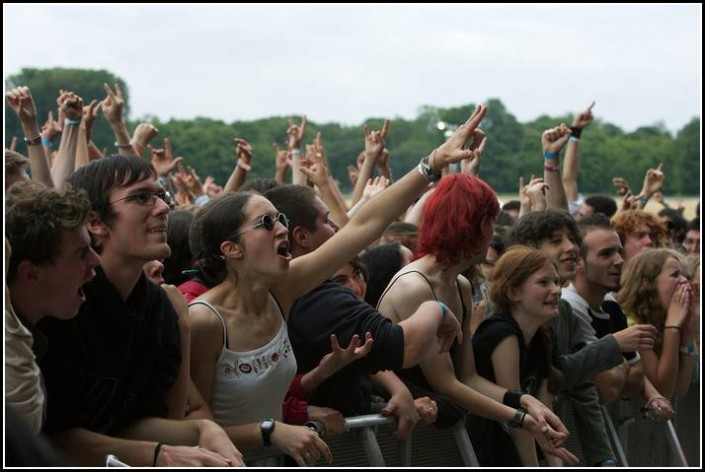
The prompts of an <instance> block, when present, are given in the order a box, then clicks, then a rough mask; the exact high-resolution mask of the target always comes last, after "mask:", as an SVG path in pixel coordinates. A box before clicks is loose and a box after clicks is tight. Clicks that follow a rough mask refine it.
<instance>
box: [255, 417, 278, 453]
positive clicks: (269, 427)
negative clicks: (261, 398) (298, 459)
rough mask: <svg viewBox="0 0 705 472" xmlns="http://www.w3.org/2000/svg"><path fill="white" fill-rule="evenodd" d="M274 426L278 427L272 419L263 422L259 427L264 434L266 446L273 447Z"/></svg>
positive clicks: (263, 439)
mask: <svg viewBox="0 0 705 472" xmlns="http://www.w3.org/2000/svg"><path fill="white" fill-rule="evenodd" d="M274 426H276V423H275V422H274V420H273V419H272V418H268V419H266V420H264V421H262V422H261V423H260V425H259V430H260V432H261V433H262V442H263V443H264V445H265V446H271V445H272V439H271V436H272V433H273V432H274Z"/></svg>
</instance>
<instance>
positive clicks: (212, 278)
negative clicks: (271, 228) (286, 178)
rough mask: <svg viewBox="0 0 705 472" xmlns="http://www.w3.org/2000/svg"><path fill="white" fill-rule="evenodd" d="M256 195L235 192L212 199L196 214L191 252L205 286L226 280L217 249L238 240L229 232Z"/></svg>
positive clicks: (238, 225) (243, 214)
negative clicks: (228, 242) (229, 241)
mask: <svg viewBox="0 0 705 472" xmlns="http://www.w3.org/2000/svg"><path fill="white" fill-rule="evenodd" d="M254 195H255V194H254V193H247V192H237V193H231V194H227V195H223V196H220V197H216V198H214V199H211V200H210V201H209V202H208V203H206V204H205V205H204V206H203V207H202V208H201V209H200V210H199V211H198V212H197V213H196V217H195V219H194V220H193V223H192V224H191V234H190V239H191V252H192V253H193V256H194V259H195V263H194V267H195V268H196V269H198V271H199V273H198V277H199V279H201V280H202V281H203V283H204V284H205V285H206V286H207V287H214V286H216V285H218V284H219V283H221V282H222V281H223V280H225V276H226V275H227V268H226V266H225V258H224V256H223V253H222V252H221V250H220V245H221V244H222V243H223V241H228V240H231V241H235V242H237V241H238V240H239V236H238V237H235V238H233V237H232V235H233V234H235V233H236V232H237V230H238V229H239V228H240V226H242V224H243V222H244V220H245V212H244V208H245V205H247V202H249V201H250V198H252V197H253V196H254Z"/></svg>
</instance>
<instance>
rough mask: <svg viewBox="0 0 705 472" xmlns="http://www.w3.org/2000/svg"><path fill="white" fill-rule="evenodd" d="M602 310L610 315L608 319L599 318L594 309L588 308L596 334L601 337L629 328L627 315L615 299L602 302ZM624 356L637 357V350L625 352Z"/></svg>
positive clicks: (627, 357)
mask: <svg viewBox="0 0 705 472" xmlns="http://www.w3.org/2000/svg"><path fill="white" fill-rule="evenodd" d="M601 308H602V311H604V312H605V313H607V314H608V315H610V317H609V318H608V319H604V318H598V317H596V316H595V315H594V313H593V312H592V310H590V309H588V314H589V315H590V318H591V321H592V328H593V329H594V330H595V336H596V337H597V338H598V339H600V338H602V337H604V336H607V335H608V334H612V333H616V332H617V331H622V330H623V329H626V328H627V326H628V325H627V315H625V314H624V311H622V307H620V306H619V303H617V302H616V301H613V300H605V301H603V302H602V306H601ZM623 355H624V358H625V359H626V360H628V361H631V360H632V359H634V358H635V357H636V352H634V351H632V352H625V353H624V354H623Z"/></svg>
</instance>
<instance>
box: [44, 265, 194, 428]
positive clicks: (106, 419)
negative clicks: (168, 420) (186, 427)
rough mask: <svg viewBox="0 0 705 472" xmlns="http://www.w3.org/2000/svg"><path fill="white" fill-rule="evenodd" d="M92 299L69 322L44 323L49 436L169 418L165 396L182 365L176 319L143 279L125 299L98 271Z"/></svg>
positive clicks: (158, 291)
mask: <svg viewBox="0 0 705 472" xmlns="http://www.w3.org/2000/svg"><path fill="white" fill-rule="evenodd" d="M84 291H85V294H86V302H85V303H84V304H83V305H82V306H81V308H80V310H79V313H78V316H76V317H75V318H73V319H71V320H68V321H61V320H57V319H55V318H45V319H44V320H42V321H41V322H40V323H39V329H41V330H42V331H43V332H44V333H45V334H46V336H47V338H48V340H49V349H48V351H47V353H46V355H45V356H44V359H43V360H42V362H41V364H40V367H41V369H42V374H43V375H44V378H45V380H46V386H47V392H48V398H47V406H48V412H47V422H46V424H45V431H46V432H48V433H51V432H55V431H61V430H64V429H67V428H71V427H81V428H86V429H89V430H91V431H95V432H98V433H103V434H114V433H115V432H116V431H118V430H120V429H121V428H124V427H125V426H127V425H129V424H130V423H132V422H134V421H135V420H138V419H141V418H144V417H150V416H157V417H159V416H165V415H166V407H165V405H164V394H165V392H166V391H167V390H168V389H169V388H170V387H171V386H172V385H173V384H174V381H175V380H176V376H177V375H178V370H179V366H180V365H181V342H180V334H179V326H178V319H177V314H176V312H175V311H174V309H173V307H172V305H171V302H169V299H168V298H167V296H166V293H165V292H164V291H163V290H162V289H161V288H159V287H158V286H157V285H155V284H153V283H152V282H150V281H148V280H147V278H146V277H145V276H144V274H142V275H141V276H140V279H139V281H138V282H137V285H136V286H135V288H134V289H133V290H132V293H131V294H130V296H129V297H128V299H127V300H126V301H125V300H123V299H122V297H121V296H120V294H119V293H118V291H117V289H116V288H115V287H114V286H113V285H112V283H111V282H110V281H109V280H108V279H107V277H106V276H105V273H104V272H103V271H102V269H101V268H100V267H98V268H96V277H95V278H94V279H93V280H92V281H91V282H89V283H88V284H86V285H85V286H84Z"/></svg>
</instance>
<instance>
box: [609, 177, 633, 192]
mask: <svg viewBox="0 0 705 472" xmlns="http://www.w3.org/2000/svg"><path fill="white" fill-rule="evenodd" d="M612 185H614V186H615V187H617V193H618V194H619V195H621V196H624V195H626V194H627V193H629V192H631V189H630V188H629V183H628V182H627V180H626V179H625V178H624V177H613V178H612Z"/></svg>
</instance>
